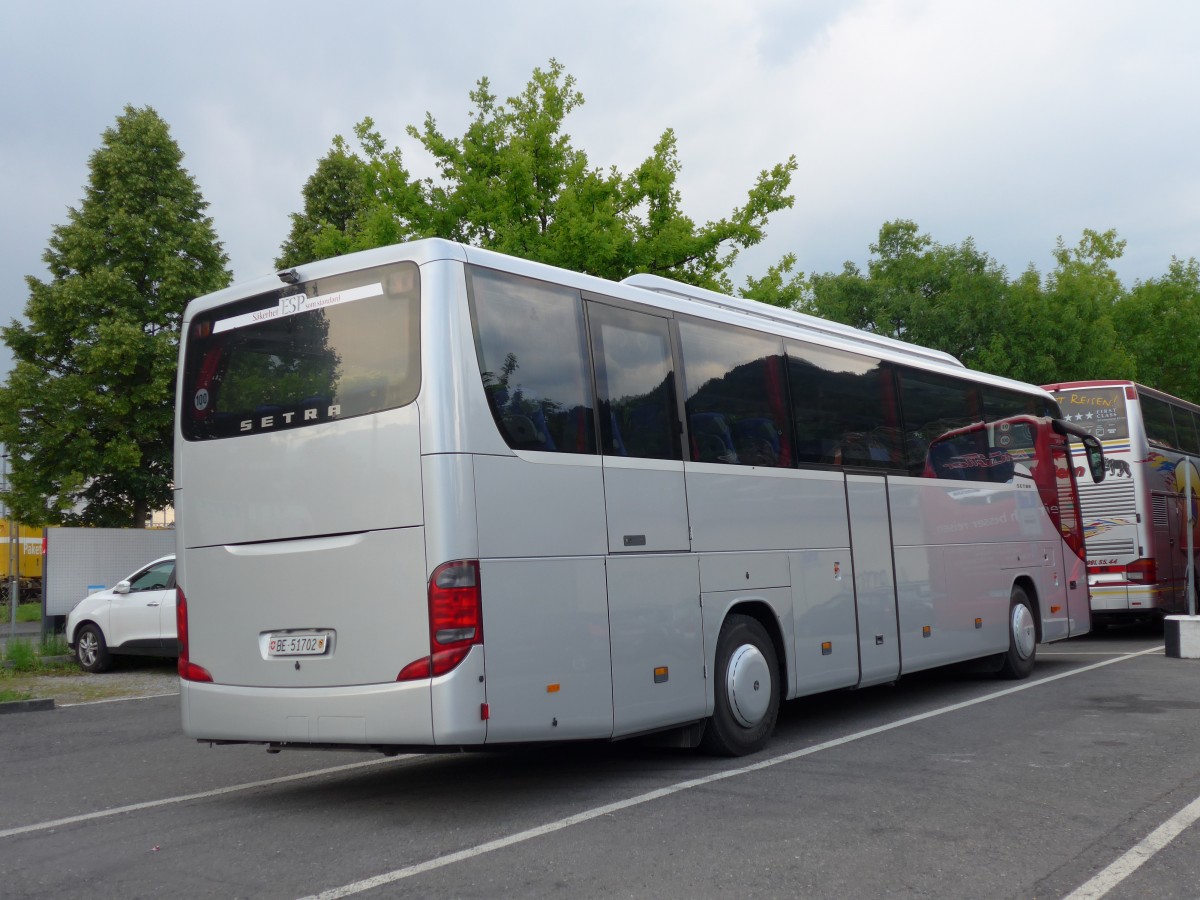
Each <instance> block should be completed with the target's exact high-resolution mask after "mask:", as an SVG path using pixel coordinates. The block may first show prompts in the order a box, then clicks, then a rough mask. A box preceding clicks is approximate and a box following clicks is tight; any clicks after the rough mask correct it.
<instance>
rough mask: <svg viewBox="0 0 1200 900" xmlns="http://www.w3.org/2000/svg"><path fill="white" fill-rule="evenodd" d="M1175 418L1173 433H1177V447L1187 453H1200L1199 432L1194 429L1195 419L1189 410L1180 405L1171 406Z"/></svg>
mask: <svg viewBox="0 0 1200 900" xmlns="http://www.w3.org/2000/svg"><path fill="white" fill-rule="evenodd" d="M1171 413H1172V416H1173V417H1174V419H1175V433H1176V434H1178V435H1179V448H1180V449H1181V450H1185V451H1187V452H1188V453H1200V434H1197V431H1196V420H1195V417H1194V413H1192V411H1191V410H1189V409H1185V408H1184V407H1182V406H1172V407H1171Z"/></svg>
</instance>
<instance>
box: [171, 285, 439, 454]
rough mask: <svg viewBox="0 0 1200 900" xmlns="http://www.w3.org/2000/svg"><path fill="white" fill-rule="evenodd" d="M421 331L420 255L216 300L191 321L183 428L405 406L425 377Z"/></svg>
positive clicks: (303, 420)
mask: <svg viewBox="0 0 1200 900" xmlns="http://www.w3.org/2000/svg"><path fill="white" fill-rule="evenodd" d="M420 332H421V329H420V279H419V277H418V271H417V266H416V265H415V264H413V263H399V264H396V265H392V266H381V267H378V268H374V269H365V270H361V271H357V272H351V273H347V274H344V275H336V276H332V277H329V278H321V279H318V280H315V281H310V282H306V283H304V284H297V285H285V286H283V287H282V288H281V289H280V290H278V291H271V292H269V293H266V294H259V295H257V296H255V297H251V298H248V299H246V300H239V301H237V302H235V303H231V304H229V305H227V306H222V307H219V308H217V309H213V310H209V311H207V312H205V313H203V314H201V315H199V316H197V317H196V318H195V319H193V320H192V322H191V325H190V326H189V329H188V334H187V349H186V351H185V354H184V381H183V393H182V397H181V401H180V402H181V405H182V407H183V408H182V410H181V415H180V425H181V428H182V431H183V436H184V438H186V439H187V440H191V441H197V440H210V439H215V438H227V437H237V436H239V435H247V434H260V433H263V432H274V431H283V430H287V429H291V428H301V427H304V426H308V425H316V424H319V423H321V422H328V421H331V420H335V419H345V418H350V417H353V416H362V415H367V414H370V413H376V412H381V411H382V410H386V409H394V408H395V407H399V406H405V405H407V404H409V403H411V402H412V401H413V400H415V399H416V396H417V391H418V390H419V389H420V386H421V361H420Z"/></svg>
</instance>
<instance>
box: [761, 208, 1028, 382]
mask: <svg viewBox="0 0 1200 900" xmlns="http://www.w3.org/2000/svg"><path fill="white" fill-rule="evenodd" d="M870 250H871V254H872V258H871V260H870V262H869V263H868V267H867V274H865V275H864V274H863V272H862V271H861V270H860V269H859V268H858V267H857V266H855V265H854V264H853V263H849V262H847V263H846V264H845V266H844V267H843V269H842V271H841V272H839V273H837V274H833V273H825V274H823V275H818V274H814V275H812V276H811V278H809V279H808V282H807V285H806V287H807V289H806V290H804V291H798V290H797V284H796V282H795V281H793V282H790V283H788V284H787V285H785V286H784V287H783V288H782V289H781V290H780V291H778V292H777V293H779V294H782V295H783V296H785V297H792V296H795V295H796V294H797V293H800V294H801V295H802V299H801V300H800V301H799V304H798V308H800V309H802V310H803V311H805V312H809V313H812V314H814V315H817V316H821V317H822V318H826V319H833V320H835V321H838V322H844V323H846V324H847V325H853V326H854V327H856V328H862V329H864V330H866V331H872V332H875V333H877V334H882V335H886V336H887V337H893V338H899V339H900V340H905V341H910V342H912V343H914V344H920V345H922V346H926V347H933V348H935V349H938V350H944V351H946V352H948V353H951V354H953V355H954V356H956V357H958V358H959V359H961V360H963V362H965V363H966V364H968V365H972V364H973V363H974V362H975V359H976V358H977V357H978V356H979V355H980V353H982V352H983V348H984V347H985V346H986V345H987V342H988V340H989V339H990V336H991V334H992V332H993V331H994V330H995V327H996V323H997V320H998V315H999V314H998V309H999V307H1000V306H1001V305H1002V303H1003V300H1004V295H1005V292H1006V289H1007V284H1008V281H1007V277H1006V275H1005V271H1004V268H1003V267H1002V266H1000V265H999V264H997V263H996V261H995V260H993V259H992V258H991V257H990V256H988V255H987V254H986V253H982V252H980V251H979V250H978V249H976V247H975V243H974V241H972V240H971V239H970V238H967V239H966V240H965V241H963V242H962V243H961V244H939V243H936V242H935V241H934V240H933V239H932V238H931V237H930V236H929V235H928V234H922V233H920V231H919V229H918V227H917V224H916V223H915V222H911V221H908V220H905V219H898V220H896V221H892V222H885V223H884V224H883V226H882V227H881V228H880V229H879V238H878V240H877V242H876V243H874V244H872V245H871V247H870ZM772 272H774V270H772ZM770 277H771V273H769V274H768V279H770ZM764 287H766V285H765V284H764V282H754V283H752V285H751V291H752V292H753V291H756V290H758V289H762V288H764ZM770 292H771V291H770V290H767V293H770Z"/></svg>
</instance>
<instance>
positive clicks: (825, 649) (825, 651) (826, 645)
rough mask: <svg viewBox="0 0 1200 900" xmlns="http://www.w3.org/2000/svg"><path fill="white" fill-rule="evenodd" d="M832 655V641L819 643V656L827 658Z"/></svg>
mask: <svg viewBox="0 0 1200 900" xmlns="http://www.w3.org/2000/svg"><path fill="white" fill-rule="evenodd" d="M832 653H833V641H822V642H821V655H822V656H829V655H830V654H832Z"/></svg>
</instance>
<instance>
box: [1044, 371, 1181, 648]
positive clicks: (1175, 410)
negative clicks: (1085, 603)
mask: <svg viewBox="0 0 1200 900" xmlns="http://www.w3.org/2000/svg"><path fill="white" fill-rule="evenodd" d="M1046 389H1047V390H1049V391H1050V392H1051V393H1052V394H1053V395H1054V398H1055V399H1056V400H1057V401H1058V403H1059V405H1060V406H1061V407H1062V411H1063V416H1064V418H1066V419H1067V420H1068V421H1070V422H1072V423H1073V424H1074V425H1076V426H1077V427H1080V428H1083V429H1085V430H1086V431H1088V432H1089V433H1091V434H1092V435H1094V436H1095V437H1097V438H1098V439H1099V440H1100V441H1101V444H1102V445H1103V448H1104V455H1105V464H1106V466H1107V468H1108V477H1107V478H1106V479H1105V480H1104V482H1103V483H1102V484H1092V483H1090V482H1089V481H1088V480H1087V479H1081V481H1080V487H1079V494H1080V502H1081V503H1082V505H1083V519H1084V527H1085V529H1086V532H1087V548H1088V581H1089V589H1090V592H1091V597H1092V620H1093V622H1096V623H1098V624H1099V625H1104V624H1108V623H1120V622H1129V621H1134V620H1138V619H1147V618H1161V617H1162V616H1165V615H1172V614H1176V613H1187V612H1188V611H1189V610H1188V583H1189V580H1190V581H1191V583H1192V585H1193V586H1194V585H1195V583H1196V578H1195V575H1194V574H1193V575H1192V576H1191V578H1190V579H1189V572H1192V573H1194V572H1195V560H1196V553H1197V552H1200V530H1198V529H1200V526H1198V524H1197V515H1196V513H1197V509H1196V506H1197V494H1198V493H1200V473H1198V472H1197V461H1198V460H1200V406H1197V405H1196V404H1194V403H1189V402H1187V401H1186V400H1181V399H1179V398H1178V397H1172V396H1171V395H1170V394H1164V393H1163V392H1162V391H1156V390H1154V389H1153V388H1148V387H1146V386H1145V385H1141V384H1136V383H1135V382H1132V381H1072V382H1064V383H1061V384H1054V385H1047V386H1046ZM1189 489H1190V493H1189ZM1189 522H1191V523H1192V526H1191V529H1189V528H1188V523H1189ZM1189 530H1191V531H1192V534H1191V535H1190V540H1189V534H1188V532H1189ZM1189 546H1190V548H1191V552H1190V553H1189Z"/></svg>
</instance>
